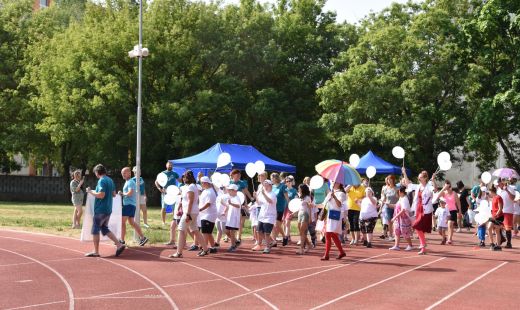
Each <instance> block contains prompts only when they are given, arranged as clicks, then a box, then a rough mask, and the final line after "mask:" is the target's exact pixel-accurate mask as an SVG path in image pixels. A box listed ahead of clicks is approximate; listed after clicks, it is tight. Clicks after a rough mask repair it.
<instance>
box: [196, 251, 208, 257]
mask: <svg viewBox="0 0 520 310" xmlns="http://www.w3.org/2000/svg"><path fill="white" fill-rule="evenodd" d="M208 253H209V252H208V251H204V250H202V251H200V252H199V254H197V256H199V257H200V256H206V255H208Z"/></svg>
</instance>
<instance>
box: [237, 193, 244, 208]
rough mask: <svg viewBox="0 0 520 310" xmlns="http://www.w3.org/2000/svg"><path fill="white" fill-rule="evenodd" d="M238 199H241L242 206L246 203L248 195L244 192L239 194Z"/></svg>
mask: <svg viewBox="0 0 520 310" xmlns="http://www.w3.org/2000/svg"><path fill="white" fill-rule="evenodd" d="M237 196H238V199H240V205H243V204H244V201H246V195H244V193H242V192H237Z"/></svg>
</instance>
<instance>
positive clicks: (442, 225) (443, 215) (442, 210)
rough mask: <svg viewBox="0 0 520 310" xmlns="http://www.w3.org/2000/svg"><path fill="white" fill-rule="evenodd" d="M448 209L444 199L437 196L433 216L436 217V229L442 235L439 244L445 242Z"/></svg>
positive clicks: (448, 215)
mask: <svg viewBox="0 0 520 310" xmlns="http://www.w3.org/2000/svg"><path fill="white" fill-rule="evenodd" d="M449 217H450V211H449V210H448V209H447V208H446V200H445V199H444V198H442V197H441V198H439V207H438V208H437V210H436V211H435V218H436V219H437V231H438V232H439V235H441V237H442V242H441V244H446V230H447V229H448V218H449Z"/></svg>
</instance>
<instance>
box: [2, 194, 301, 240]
mask: <svg viewBox="0 0 520 310" xmlns="http://www.w3.org/2000/svg"><path fill="white" fill-rule="evenodd" d="M73 209H74V208H73V206H72V205H64V204H50V203H27V202H0V228H4V229H15V230H24V231H34V232H42V233H47V234H53V235H61V236H67V237H74V238H78V239H79V237H80V229H72V228H71V224H72V211H73ZM167 218H168V220H171V218H172V215H171V214H168V215H167ZM141 222H142V220H141ZM148 224H149V225H150V228H148V229H147V228H144V227H142V229H143V232H144V234H145V235H146V236H147V237H148V238H149V239H150V243H163V242H166V241H168V240H169V231H170V227H169V225H166V226H163V225H162V222H161V210H160V209H159V208H148ZM297 231H298V229H297V227H296V221H294V220H293V222H292V226H291V234H292V235H293V236H294V235H297V234H298V233H297ZM127 235H128V236H133V228H132V227H131V226H130V225H127ZM249 236H251V225H250V223H249V220H246V223H245V225H244V231H243V238H244V237H249ZM126 239H127V241H128V240H130V239H131V238H128V237H127V238H126Z"/></svg>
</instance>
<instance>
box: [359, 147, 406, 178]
mask: <svg viewBox="0 0 520 310" xmlns="http://www.w3.org/2000/svg"><path fill="white" fill-rule="evenodd" d="M370 166H374V167H375V168H376V171H377V172H376V173H377V174H401V167H399V166H396V165H392V164H391V163H389V162H387V161H385V160H384V159H382V158H381V157H379V156H377V155H376V154H374V153H373V152H372V151H368V153H366V154H365V155H364V156H363V157H361V158H360V159H359V165H358V166H357V167H356V170H357V171H358V172H359V173H360V174H365V173H366V171H367V168H368V167H370ZM406 173H407V174H408V175H409V174H410V169H406Z"/></svg>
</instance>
